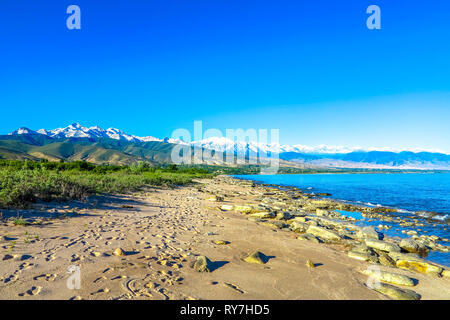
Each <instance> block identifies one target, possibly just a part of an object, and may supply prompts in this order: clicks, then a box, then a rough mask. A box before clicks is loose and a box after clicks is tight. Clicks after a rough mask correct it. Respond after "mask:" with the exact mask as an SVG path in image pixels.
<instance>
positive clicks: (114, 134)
mask: <svg viewBox="0 0 450 320" xmlns="http://www.w3.org/2000/svg"><path fill="white" fill-rule="evenodd" d="M9 135H45V136H48V137H51V138H63V139H64V138H91V139H101V138H110V139H115V140H122V141H129V142H149V141H157V142H167V143H173V144H183V145H190V146H193V147H198V148H204V149H211V150H215V151H218V152H223V153H234V154H238V155H244V156H250V157H258V156H259V157H262V158H264V157H267V156H271V155H274V154H279V157H280V159H283V160H286V161H293V162H298V163H308V164H313V165H317V166H328V167H354V168H356V167H365V168H369V167H370V168H375V167H377V168H426V169H448V168H450V155H449V154H448V153H445V152H442V151H438V150H420V149H402V150H393V149H389V148H361V147H359V146H356V147H342V146H327V145H319V146H316V147H310V146H305V145H301V144H296V145H279V144H263V143H259V142H254V141H249V142H247V141H242V140H240V141H239V140H238V141H233V140H230V139H228V138H225V137H211V138H206V139H203V140H200V141H193V142H185V141H183V140H180V139H169V138H164V139H158V138H155V137H153V136H146V137H138V136H135V135H130V134H127V133H125V132H123V131H121V130H119V129H116V128H108V129H106V130H105V129H102V128H100V127H98V126H95V127H89V128H88V127H84V126H82V125H80V124H79V123H73V124H71V125H69V126H67V127H65V128H58V129H53V130H45V129H40V130H38V131H33V130H31V129H28V128H25V127H22V128H19V129H17V130H15V131H13V132H11V133H10V134H9Z"/></svg>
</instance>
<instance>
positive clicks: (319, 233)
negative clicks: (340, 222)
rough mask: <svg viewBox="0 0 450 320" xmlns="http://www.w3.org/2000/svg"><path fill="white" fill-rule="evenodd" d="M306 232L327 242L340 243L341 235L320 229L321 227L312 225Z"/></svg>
mask: <svg viewBox="0 0 450 320" xmlns="http://www.w3.org/2000/svg"><path fill="white" fill-rule="evenodd" d="M306 232H308V233H311V234H312V235H315V236H316V237H319V238H321V239H324V240H326V241H331V242H333V241H340V240H341V237H340V236H339V234H337V233H336V232H334V231H331V230H328V229H325V228H322V227H319V226H312V225H310V226H309V227H308V229H307V230H306Z"/></svg>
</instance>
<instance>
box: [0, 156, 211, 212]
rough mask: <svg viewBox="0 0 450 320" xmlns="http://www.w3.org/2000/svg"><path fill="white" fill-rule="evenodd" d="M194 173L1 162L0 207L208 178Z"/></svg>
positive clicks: (140, 165)
mask: <svg viewBox="0 0 450 320" xmlns="http://www.w3.org/2000/svg"><path fill="white" fill-rule="evenodd" d="M209 176H210V175H209V174H206V173H205V172H203V171H201V170H199V171H197V170H196V169H193V168H191V169H178V168H177V169H176V170H174V168H155V167H150V165H149V164H148V163H144V162H138V163H137V164H135V165H132V166H130V167H128V166H106V165H105V166H96V165H94V164H91V163H87V162H83V161H76V162H73V163H59V162H47V161H42V162H33V161H5V160H1V161H0V207H27V206H28V205H29V204H30V203H33V202H36V201H37V200H42V201H52V200H58V201H66V200H70V199H83V198H85V197H87V196H89V195H91V194H97V193H123V192H128V191H135V190H139V189H140V188H142V187H144V186H148V185H152V186H158V185H182V184H187V183H190V182H191V181H192V178H195V177H209Z"/></svg>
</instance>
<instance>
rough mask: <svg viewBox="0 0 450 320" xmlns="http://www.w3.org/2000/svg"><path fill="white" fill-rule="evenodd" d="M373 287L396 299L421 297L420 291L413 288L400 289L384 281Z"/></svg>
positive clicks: (417, 298)
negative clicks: (417, 291)
mask: <svg viewBox="0 0 450 320" xmlns="http://www.w3.org/2000/svg"><path fill="white" fill-rule="evenodd" d="M371 289H372V290H375V291H377V292H379V293H382V294H384V295H386V296H388V297H390V298H392V299H394V300H420V298H421V297H420V295H419V294H418V293H416V292H414V291H412V290H406V289H400V288H397V287H395V286H392V285H389V284H384V283H378V284H376V285H374V286H373V287H372V288H371Z"/></svg>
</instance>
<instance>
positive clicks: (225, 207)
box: [220, 204, 233, 211]
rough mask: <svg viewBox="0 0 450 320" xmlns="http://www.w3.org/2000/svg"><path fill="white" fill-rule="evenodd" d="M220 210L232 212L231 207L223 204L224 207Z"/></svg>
mask: <svg viewBox="0 0 450 320" xmlns="http://www.w3.org/2000/svg"><path fill="white" fill-rule="evenodd" d="M220 210H222V211H231V210H233V206H232V205H229V204H224V205H222V206H221V207H220Z"/></svg>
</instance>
